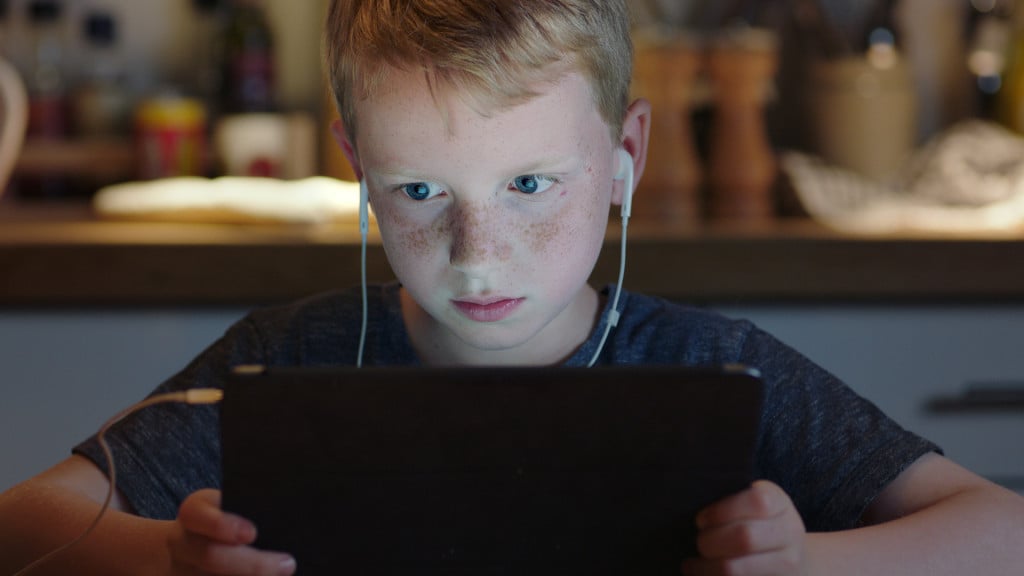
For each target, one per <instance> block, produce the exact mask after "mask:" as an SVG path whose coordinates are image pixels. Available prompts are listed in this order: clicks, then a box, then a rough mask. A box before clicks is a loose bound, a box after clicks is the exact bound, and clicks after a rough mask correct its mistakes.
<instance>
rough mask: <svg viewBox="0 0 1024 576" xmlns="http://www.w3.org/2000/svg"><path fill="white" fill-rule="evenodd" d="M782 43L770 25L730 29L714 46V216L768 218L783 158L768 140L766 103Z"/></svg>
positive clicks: (711, 150) (711, 154)
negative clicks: (760, 27) (776, 154)
mask: <svg viewBox="0 0 1024 576" xmlns="http://www.w3.org/2000/svg"><path fill="white" fill-rule="evenodd" d="M777 50H778V42H777V39H776V37H775V35H774V34H773V33H771V32H769V31H766V30H757V29H745V30H742V31H734V32H728V33H725V34H724V35H723V36H722V37H720V38H718V39H716V40H715V41H714V42H713V43H712V45H711V47H710V48H709V51H708V56H707V72H708V77H709V79H710V81H711V83H712V87H713V99H714V106H715V108H714V116H713V119H712V123H711V134H710V145H709V158H708V168H709V172H710V174H709V184H710V202H709V215H710V216H711V217H712V218H714V219H727V220H750V221H756V220H765V219H769V218H771V217H772V216H773V215H774V213H775V202H774V198H773V197H772V190H773V187H774V182H775V176H776V172H777V162H776V159H775V154H774V153H773V151H772V148H771V145H770V143H769V141H768V134H767V128H766V125H765V119H764V106H765V102H766V100H767V94H768V93H769V88H770V86H771V82H772V80H773V78H774V75H775V72H776V69H777V66H778V53H777Z"/></svg>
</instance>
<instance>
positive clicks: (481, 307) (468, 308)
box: [452, 297, 526, 322]
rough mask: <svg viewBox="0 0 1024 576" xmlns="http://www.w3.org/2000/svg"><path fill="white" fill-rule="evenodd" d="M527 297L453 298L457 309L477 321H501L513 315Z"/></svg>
mask: <svg viewBox="0 0 1024 576" xmlns="http://www.w3.org/2000/svg"><path fill="white" fill-rule="evenodd" d="M525 300H526V299H525V298H503V297H501V298H490V299H487V300H474V299H463V300H458V299H456V300H452V305H453V306H455V309H456V310H458V311H459V312H460V313H462V315H463V316H465V317H466V318H469V319H470V320H473V321H475V322H500V321H501V320H504V319H505V318H508V317H509V316H511V315H512V313H513V312H515V311H516V309H517V308H519V305H520V304H522V303H523V302H524V301H525Z"/></svg>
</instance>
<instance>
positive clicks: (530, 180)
mask: <svg viewBox="0 0 1024 576" xmlns="http://www.w3.org/2000/svg"><path fill="white" fill-rule="evenodd" d="M554 183H555V181H554V180H553V179H551V178H548V177H547V176H538V175H536V174H527V175H525V176H517V177H516V179H515V180H513V181H512V186H513V187H515V189H516V190H517V191H519V192H522V193H523V194H536V193H538V192H543V191H545V190H547V189H548V188H550V187H551V185H552V184H554Z"/></svg>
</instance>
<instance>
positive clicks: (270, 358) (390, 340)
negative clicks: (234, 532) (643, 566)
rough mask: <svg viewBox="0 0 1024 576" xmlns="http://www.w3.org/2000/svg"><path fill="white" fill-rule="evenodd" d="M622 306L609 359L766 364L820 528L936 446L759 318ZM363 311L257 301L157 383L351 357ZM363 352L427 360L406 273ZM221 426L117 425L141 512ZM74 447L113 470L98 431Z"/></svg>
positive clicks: (839, 522)
mask: <svg viewBox="0 0 1024 576" xmlns="http://www.w3.org/2000/svg"><path fill="white" fill-rule="evenodd" d="M606 306H607V305H606ZM619 310H620V312H621V313H622V315H621V318H620V320H619V323H618V325H617V326H616V327H615V328H614V329H613V330H612V332H611V335H610V336H609V339H608V342H607V343H606V344H605V347H604V349H603V350H602V352H601V357H600V359H599V361H598V364H605V365H609V364H615V365H630V364H632V365H640V364H671V365H685V366H720V365H724V364H743V365H747V366H752V367H756V368H757V369H758V370H760V372H761V374H762V376H763V378H764V380H765V384H766V391H765V403H764V409H763V412H762V423H761V429H760V433H759V440H758V450H757V455H756V463H755V465H756V475H757V477H759V478H764V479H767V480H771V481H773V482H775V483H777V484H779V485H780V486H781V487H782V488H783V489H784V490H785V491H786V492H787V493H788V494H789V495H790V497H791V498H792V499H793V501H794V503H795V505H796V507H797V509H798V510H799V511H800V513H801V515H802V517H803V520H804V523H805V526H806V527H807V529H808V530H810V531H827V530H838V529H844V528H850V527H853V526H855V525H856V524H857V522H858V520H859V518H860V516H861V514H862V513H863V511H864V509H865V507H866V506H867V505H868V504H870V503H871V501H872V500H873V499H874V498H875V496H877V495H878V493H879V492H880V491H881V490H882V489H883V488H884V487H885V486H886V485H887V484H888V483H889V482H891V481H892V480H893V479H895V478H896V476H897V475H899V474H900V472H902V471H903V470H904V469H905V468H906V467H907V466H909V465H910V464H911V463H913V462H914V461H915V460H916V459H917V458H919V457H920V456H922V455H923V454H925V453H927V452H931V451H937V450H938V448H937V447H936V446H935V445H933V444H931V443H930V442H928V441H926V440H924V439H922V438H919V437H918V436H916V435H914V434H911V433H909V432H907V431H905V430H904V429H902V428H901V427H900V426H898V425H897V424H896V423H895V422H893V421H892V420H891V419H889V418H887V417H886V416H885V415H884V414H883V413H882V412H881V411H879V410H878V408H876V407H875V406H874V405H873V404H871V403H870V402H868V401H867V400H865V399H864V398H862V397H860V396H858V395H857V394H855V393H854V392H853V391H852V390H851V389H849V388H848V387H847V386H845V385H844V384H843V383H841V382H840V381H838V380H837V379H836V378H835V377H834V376H832V375H831V374H829V373H827V372H826V371H825V370H823V369H821V368H819V367H818V366H816V365H815V364H813V363H812V362H810V361H809V360H807V359H806V358H804V357H803V356H802V355H800V354H799V353H797V352H796V351H794V350H793V349H791V348H789V347H788V346H786V345H784V344H782V343H780V342H779V341H778V340H776V339H775V338H773V337H772V336H770V335H768V334H767V333H765V332H763V331H761V330H759V329H758V328H756V327H755V326H753V325H752V324H751V323H750V322H747V321H742V320H731V319H728V318H725V317H723V316H721V315H718V314H716V313H714V312H711V311H707V310H704V309H700V308H694V307H687V306H683V305H679V304H676V303H673V302H670V301H667V300H664V299H659V298H653V297H649V296H642V295H637V294H631V293H629V292H623V294H622V296H621V297H620V300H619ZM605 312H607V310H606V311H605ZM601 318H602V319H601V323H600V325H599V326H598V327H597V329H596V330H595V331H594V334H592V335H591V337H590V338H589V339H588V340H587V341H586V342H585V343H584V344H583V345H582V346H581V347H580V348H579V349H578V350H577V351H576V353H575V354H573V356H572V357H571V358H569V359H568V360H567V361H566V362H565V364H566V365H568V366H584V365H586V363H587V362H588V361H589V359H590V358H591V356H593V354H594V351H595V350H596V349H597V345H598V341H599V339H600V335H601V333H602V332H603V329H604V322H605V319H606V318H607V314H603V315H602V317H601ZM361 319H362V308H361V299H360V294H359V290H358V289H352V290H348V291H338V292H330V293H325V294H321V295H317V296H313V297H310V298H307V299H304V300H301V301H298V302H295V303H292V304H288V305H284V306H278V307H271V308H266V309H261V310H257V311H254V312H252V313H250V314H249V315H248V316H246V317H245V318H244V319H242V320H241V321H239V322H238V323H236V324H235V325H233V326H232V327H231V328H229V329H228V331H227V333H226V334H225V335H224V336H223V337H222V338H220V339H219V340H218V341H217V342H215V343H214V344H213V345H212V346H210V347H209V348H207V349H206V350H205V351H204V352H203V353H202V354H200V355H199V356H198V357H197V358H196V359H195V360H194V361H193V362H192V363H191V364H189V365H188V366H187V367H186V368H185V369H184V370H182V371H181V372H180V373H178V374H177V375H175V376H174V377H172V378H171V379H170V380H168V381H167V382H165V383H163V384H162V385H161V386H159V387H158V388H157V389H156V390H155V391H154V394H155V393H161V392H167V391H171V390H181V389H185V388H196V387H216V388H221V387H223V382H224V379H225V377H226V375H227V374H228V372H229V371H230V369H231V367H233V366H237V365H240V364H262V365H265V366H294V365H302V366H328V365H344V364H354V363H355V358H356V352H357V349H358V342H359V326H360V323H361ZM363 361H364V364H366V365H416V364H418V363H419V361H418V359H417V357H416V353H415V352H414V350H413V348H412V345H411V343H410V341H409V338H408V334H407V332H406V330H405V325H404V323H403V321H402V315H401V308H400V304H399V296H398V286H397V285H396V284H388V285H384V286H373V287H370V288H369V326H368V330H367V341H366V348H365V352H364V360H363ZM258 424H262V425H267V426H273V425H274V423H273V422H267V423H258ZM219 433H220V431H219V416H218V408H217V407H216V406H186V405H181V404H161V405H157V406H153V407H150V408H146V409H145V410H142V411H140V412H137V413H136V414H135V415H134V416H132V417H130V418H128V419H126V420H124V421H122V422H121V423H120V424H119V425H117V426H116V427H114V428H113V429H111V430H110V432H109V433H108V435H107V439H108V441H109V444H110V446H111V449H112V451H113V454H114V457H115V459H116V462H117V471H118V474H117V479H118V488H120V490H121V491H122V492H123V493H124V495H125V497H126V498H127V499H128V501H129V502H130V503H131V505H132V506H133V507H134V509H135V511H136V512H137V513H138V514H140V515H142V516H145V517H150V518H157V519H173V518H175V517H176V516H177V510H178V507H179V505H180V504H181V502H182V500H184V499H185V497H186V496H187V495H189V494H190V493H192V492H194V491H196V490H198V489H201V488H211V487H212V488H218V487H219V486H220V440H219ZM74 451H75V452H76V453H78V454H82V455H84V456H86V457H88V458H90V459H91V460H93V461H94V462H96V463H97V464H98V465H99V466H100V467H101V468H103V469H104V470H106V468H107V466H106V462H105V459H104V457H103V453H102V451H101V449H100V447H99V445H98V444H97V442H96V439H95V438H90V439H88V440H86V441H85V442H83V443H81V444H79V445H78V446H76V447H75V449H74Z"/></svg>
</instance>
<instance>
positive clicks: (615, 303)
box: [587, 216, 629, 368]
mask: <svg viewBox="0 0 1024 576" xmlns="http://www.w3.org/2000/svg"><path fill="white" fill-rule="evenodd" d="M628 227H629V216H623V217H622V240H621V248H620V250H621V254H620V255H619V279H618V281H617V282H616V283H615V296H614V297H613V298H612V304H611V307H610V308H609V309H608V320H607V322H605V325H604V333H603V334H601V341H600V342H599V343H598V344H597V350H595V351H594V356H593V357H591V358H590V362H589V363H587V368H590V367H591V366H593V365H594V364H596V363H597V358H598V356H600V355H601V350H603V349H604V343H605V340H607V339H608V334H609V333H610V332H611V331H612V328H614V327H615V326H616V325H617V324H618V323H619V295H620V294H622V278H623V276H625V274H626V229H627V228H628Z"/></svg>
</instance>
